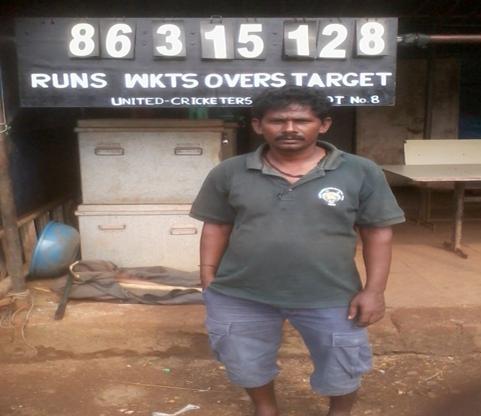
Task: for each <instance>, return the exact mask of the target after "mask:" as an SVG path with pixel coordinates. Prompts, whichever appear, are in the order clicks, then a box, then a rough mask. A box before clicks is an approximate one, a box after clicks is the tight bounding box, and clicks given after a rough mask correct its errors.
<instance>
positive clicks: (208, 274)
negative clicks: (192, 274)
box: [200, 266, 215, 289]
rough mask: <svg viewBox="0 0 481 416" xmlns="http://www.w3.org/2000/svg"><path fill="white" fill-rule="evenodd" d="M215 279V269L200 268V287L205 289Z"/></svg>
mask: <svg viewBox="0 0 481 416" xmlns="http://www.w3.org/2000/svg"><path fill="white" fill-rule="evenodd" d="M214 278H215V269H214V268H213V267H212V266H201V267H200V285H201V286H202V289H207V288H208V287H209V285H210V284H211V283H212V281H213V280H214Z"/></svg>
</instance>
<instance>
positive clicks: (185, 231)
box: [170, 227, 197, 235]
mask: <svg viewBox="0 0 481 416" xmlns="http://www.w3.org/2000/svg"><path fill="white" fill-rule="evenodd" d="M195 234H197V228H195V227H183V228H174V227H173V228H171V229H170V235H195Z"/></svg>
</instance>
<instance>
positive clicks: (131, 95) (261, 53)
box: [16, 17, 397, 107]
mask: <svg viewBox="0 0 481 416" xmlns="http://www.w3.org/2000/svg"><path fill="white" fill-rule="evenodd" d="M396 38H397V19H395V18H325V17H322V18H249V19H246V18H220V17H213V18H179V19H167V18H165V19H163V18H126V19H124V18H119V19H117V18H108V19H103V18H101V19H100V18H85V19H84V18H41V19H40V18H21V19H17V21H16V40H17V55H18V65H19V79H20V101H21V105H22V106H25V107H191V106H193V107H198V106H207V107H216V106H217V107H232V106H234V107H245V106H250V105H251V104H252V98H253V97H254V96H255V95H257V94H258V93H259V92H261V91H262V90H263V89H266V88H280V87H282V86H285V85H301V86H307V87H310V88H319V89H323V90H325V92H326V94H327V95H328V97H329V99H330V100H331V101H332V102H333V104H334V105H338V106H353V105H357V106H359V105H371V106H375V105H378V106H379V105H381V106H385V105H393V104H394V98H395V85H396V81H395V78H396V52H397V50H396V45H397V42H396Z"/></svg>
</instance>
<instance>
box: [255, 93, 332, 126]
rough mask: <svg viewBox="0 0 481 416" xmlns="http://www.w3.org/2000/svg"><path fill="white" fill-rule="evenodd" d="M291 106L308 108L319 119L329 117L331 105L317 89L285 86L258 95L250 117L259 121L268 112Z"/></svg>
mask: <svg viewBox="0 0 481 416" xmlns="http://www.w3.org/2000/svg"><path fill="white" fill-rule="evenodd" d="M291 104H300V105H302V106H306V107H310V108H311V110H312V111H313V112H314V114H316V116H317V117H318V118H319V119H321V120H322V119H324V118H326V117H328V116H329V114H330V109H331V103H330V102H329V100H328V99H327V96H326V94H324V92H323V91H321V90H319V89H314V88H307V87H296V86H286V87H282V88H276V89H268V90H265V91H263V92H262V93H260V94H259V95H258V96H257V97H256V98H255V99H254V103H253V105H252V117H253V118H258V119H261V118H262V117H264V115H265V113H266V112H267V111H270V110H280V109H283V108H286V107H288V106H289V105H291Z"/></svg>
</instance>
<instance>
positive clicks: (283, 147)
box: [252, 104, 331, 152]
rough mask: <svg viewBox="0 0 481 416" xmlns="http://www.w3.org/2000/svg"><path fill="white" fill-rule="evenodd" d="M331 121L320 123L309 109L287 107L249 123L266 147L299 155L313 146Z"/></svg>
mask: <svg viewBox="0 0 481 416" xmlns="http://www.w3.org/2000/svg"><path fill="white" fill-rule="evenodd" d="M330 126H331V119H330V118H329V117H326V118H324V119H322V120H320V119H319V118H318V117H317V115H316V114H315V113H314V112H313V111H312V109H311V107H310V106H304V105H300V104H290V105H289V106H288V107H286V108H282V109H278V110H270V111H267V112H266V113H265V114H264V117H262V119H256V118H254V119H252V128H253V129H254V131H255V132H256V133H257V134H260V135H262V136H263V137H264V139H265V141H266V142H267V144H268V145H269V146H270V147H271V148H273V149H275V150H278V151H281V152H299V151H302V150H304V149H308V148H310V147H314V146H316V142H317V138H318V135H319V133H321V134H322V133H325V132H326V131H327V130H329V127H330Z"/></svg>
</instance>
